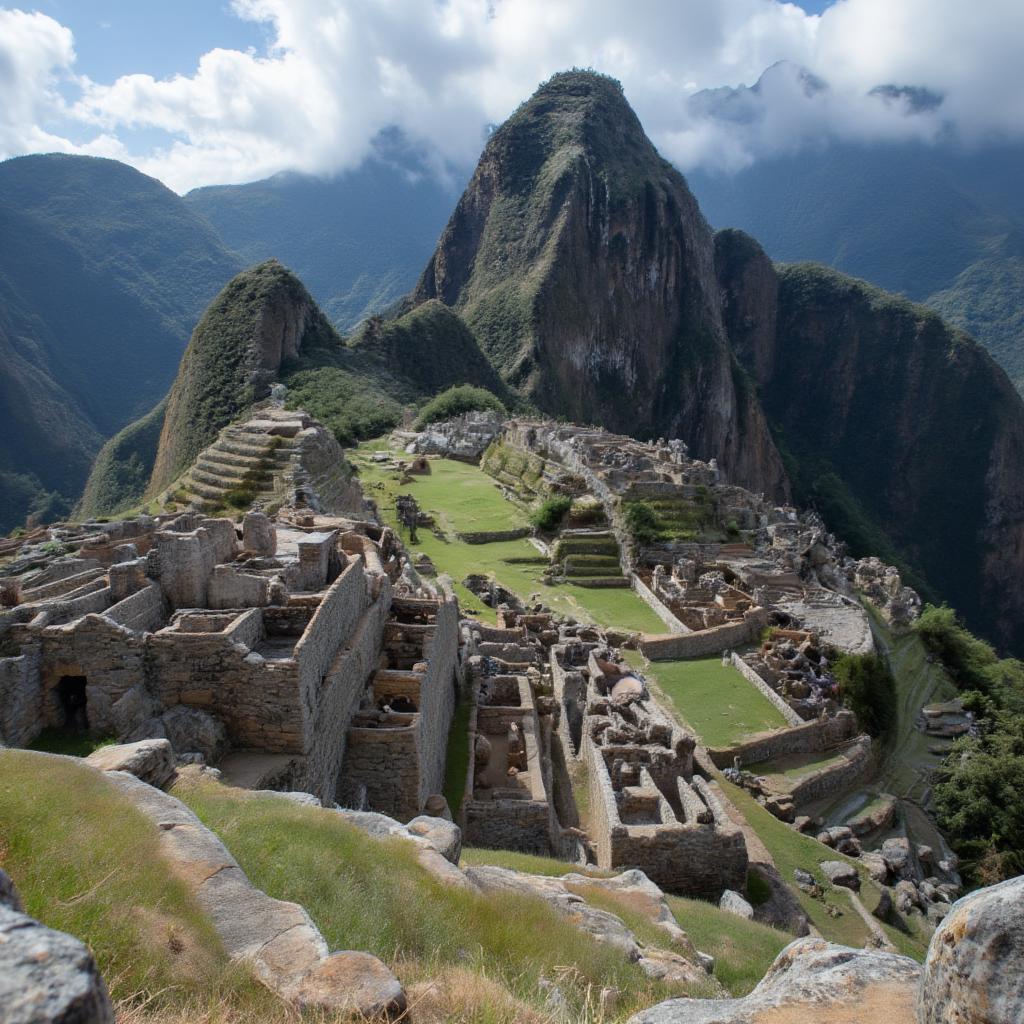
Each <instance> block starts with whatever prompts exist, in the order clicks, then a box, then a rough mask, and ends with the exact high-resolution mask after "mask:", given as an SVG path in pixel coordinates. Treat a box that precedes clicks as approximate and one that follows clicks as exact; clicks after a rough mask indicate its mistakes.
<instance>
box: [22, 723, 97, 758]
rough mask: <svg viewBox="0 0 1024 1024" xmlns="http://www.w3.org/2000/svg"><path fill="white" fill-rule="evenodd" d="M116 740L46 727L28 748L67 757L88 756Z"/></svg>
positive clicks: (89, 733) (87, 733) (88, 733)
mask: <svg viewBox="0 0 1024 1024" xmlns="http://www.w3.org/2000/svg"><path fill="white" fill-rule="evenodd" d="M114 742H116V741H115V740H114V739H112V738H111V737H109V736H105V737H101V736H96V735H95V734H93V733H91V732H69V731H68V730H67V729H55V728H52V727H51V728H47V729H43V731H42V732H41V733H40V734H39V735H38V736H37V737H36V738H35V739H34V740H33V741H32V742H31V743H30V744H29V746H28V749H29V750H41V751H43V752H44V753H47V754H65V755H67V756H68V757H88V756H89V755H90V754H91V753H92V752H93V751H94V750H99V748H100V747H108V746H110V744H112V743H114Z"/></svg>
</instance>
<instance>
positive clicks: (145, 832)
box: [0, 750, 279, 1019]
mask: <svg viewBox="0 0 1024 1024" xmlns="http://www.w3.org/2000/svg"><path fill="white" fill-rule="evenodd" d="M0 867H2V868H3V869H4V870H5V871H7V872H8V873H9V874H10V876H11V877H12V878H13V879H14V882H15V885H16V886H17V887H18V890H19V892H20V893H21V896H22V899H23V901H24V903H25V909H26V911H27V912H28V913H29V914H31V915H32V916H33V917H35V918H37V919H38V920H40V921H42V922H43V923H44V924H46V925H49V926H50V927H51V928H57V929H59V930H60V931H64V932H69V933H70V934H72V935H74V936H76V937H78V938H80V939H82V940H83V941H84V942H86V944H87V945H88V946H89V948H90V949H91V950H92V953H93V955H94V956H95V958H96V962H97V964H98V966H99V968H100V972H101V973H102V974H103V976H104V978H105V979H106V981H107V983H108V985H109V987H110V990H111V995H112V997H113V998H114V999H115V1000H136V1001H142V1000H145V999H147V998H149V997H152V999H153V1003H152V1009H153V1010H157V1009H161V1008H165V1009H167V1008H172V1007H181V1006H183V1005H186V1004H188V1005H191V1006H193V1007H196V1005H197V1004H208V1003H211V1002H212V1003H214V1004H217V1003H219V1002H220V1001H221V1000H222V998H223V999H226V1000H228V1002H230V1003H232V1004H235V1006H236V1009H238V1008H241V1007H244V1008H247V1012H242V1017H243V1019H244V1017H245V1016H247V1015H249V1016H250V1019H259V1018H260V1016H261V1014H263V1013H266V1014H268V1017H269V1015H270V1014H271V1013H272V1012H273V1009H274V1007H275V1006H277V1007H279V1004H278V1003H277V1001H276V1000H275V999H274V998H273V997H272V996H270V994H269V993H267V992H266V991H265V990H264V989H263V988H262V987H261V986H258V985H257V984H256V983H255V982H254V981H253V980H252V979H251V978H250V977H249V976H248V975H247V974H246V972H245V971H243V970H240V969H239V968H238V967H237V966H232V965H231V964H229V962H228V959H227V956H226V954H225V953H224V950H223V947H222V946H221V944H220V940H219V938H218V937H217V935H216V933H215V931H214V930H213V926H212V925H211V924H210V923H209V921H208V920H207V918H206V917H205V915H204V914H203V913H202V912H201V911H200V909H199V908H198V906H197V905H196V904H195V902H194V900H193V898H192V896H191V894H190V893H189V891H188V889H187V888H186V886H185V884H184V883H183V882H181V881H179V880H178V879H177V878H176V877H175V876H174V875H173V874H172V873H171V871H170V870H169V868H168V865H167V863H166V862H165V861H164V860H163V859H162V857H161V855H160V851H159V839H158V834H157V830H156V827H155V826H154V825H153V824H152V823H151V822H150V821H149V819H148V818H145V817H144V816H143V815H142V814H141V813H140V812H138V811H137V810H135V808H134V807H133V806H132V805H131V803H130V802H129V801H128V800H127V799H126V798H124V797H122V796H121V795H120V794H119V792H118V791H117V790H116V789H114V787H113V786H112V785H111V784H110V783H109V782H108V781H107V780H106V779H105V778H104V777H103V775H101V774H100V773H98V772H96V771H93V770H92V769H90V768H86V767H85V766H84V765H82V764H80V763H78V762H75V761H71V760H64V759H58V758H52V757H45V756H43V755H42V754H39V753H34V752H29V751H23V750H0Z"/></svg>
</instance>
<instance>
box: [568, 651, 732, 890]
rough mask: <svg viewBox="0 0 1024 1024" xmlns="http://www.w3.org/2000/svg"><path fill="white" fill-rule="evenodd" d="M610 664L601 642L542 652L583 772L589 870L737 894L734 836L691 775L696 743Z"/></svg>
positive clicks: (711, 796)
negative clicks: (634, 873)
mask: <svg viewBox="0 0 1024 1024" xmlns="http://www.w3.org/2000/svg"><path fill="white" fill-rule="evenodd" d="M615 657H616V654H615V652H614V651H613V650H610V649H609V648H608V647H607V646H606V645H605V644H603V643H602V642H600V640H591V641H587V640H571V641H569V642H567V643H560V644H558V645H555V646H554V647H552V649H551V667H552V676H553V680H554V691H555V699H556V701H557V702H558V704H559V706H560V708H561V710H562V720H563V721H564V723H565V736H564V740H565V744H566V747H567V749H568V750H570V751H571V752H572V756H574V757H575V758H577V759H579V760H581V761H582V762H583V763H584V764H585V765H586V769H587V778H588V788H589V802H590V808H591V815H592V819H593V820H592V822H591V831H590V839H591V841H592V843H593V845H594V850H595V854H596V857H595V859H596V863H597V865H598V867H601V868H607V869H616V868H623V867H638V868H640V869H641V870H642V871H644V872H645V873H646V874H647V876H648V877H649V878H650V879H652V880H653V881H654V882H656V883H657V884H658V885H659V886H661V887H662V888H663V889H665V890H666V891H668V892H673V893H678V894H680V895H685V896H692V897H696V898H703V899H711V900H715V901H717V900H718V899H719V898H720V897H721V895H722V892H723V891H724V890H726V889H731V890H734V891H743V890H744V888H745V886H746V879H747V864H748V857H747V848H746V843H745V841H744V838H743V833H742V830H741V829H740V828H739V827H738V826H737V825H736V824H735V823H734V822H733V821H732V819H731V818H730V817H729V815H728V813H727V812H726V810H725V806H724V801H723V800H722V799H721V798H720V797H721V794H720V793H719V792H717V791H716V790H717V787H716V786H714V785H713V784H712V783H710V782H709V781H708V779H707V778H706V777H705V776H704V775H703V774H701V773H700V772H699V771H697V770H696V769H695V764H694V756H693V755H694V747H695V746H696V740H695V739H694V737H693V736H692V735H691V734H690V733H687V732H685V731H684V730H682V729H681V728H680V727H679V726H678V725H676V724H675V723H674V722H673V720H672V719H671V718H670V717H669V716H668V715H666V714H665V712H664V711H663V710H662V709H661V708H660V707H659V706H658V704H657V702H656V701H654V700H653V698H652V697H651V695H650V693H649V691H648V689H647V686H646V683H645V682H644V681H643V679H642V678H641V677H640V676H638V675H637V674H636V673H634V672H633V671H632V670H630V669H629V668H628V666H625V665H623V664H621V663H619V662H617V661H616V660H614V659H615Z"/></svg>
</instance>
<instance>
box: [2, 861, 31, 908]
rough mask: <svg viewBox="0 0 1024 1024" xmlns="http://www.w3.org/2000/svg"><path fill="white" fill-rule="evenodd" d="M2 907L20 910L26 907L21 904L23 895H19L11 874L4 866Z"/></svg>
mask: <svg viewBox="0 0 1024 1024" xmlns="http://www.w3.org/2000/svg"><path fill="white" fill-rule="evenodd" d="M0 907H6V908H7V909H8V910H17V911H19V912H20V911H22V910H24V909H25V908H24V907H23V906H22V905H21V897H20V896H19V895H18V890H17V889H15V888H14V883H13V882H12V881H11V876H10V875H9V874H7V872H6V871H4V870H3V869H2V868H0Z"/></svg>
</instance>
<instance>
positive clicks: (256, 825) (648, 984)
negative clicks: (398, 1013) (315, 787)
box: [175, 781, 678, 1020]
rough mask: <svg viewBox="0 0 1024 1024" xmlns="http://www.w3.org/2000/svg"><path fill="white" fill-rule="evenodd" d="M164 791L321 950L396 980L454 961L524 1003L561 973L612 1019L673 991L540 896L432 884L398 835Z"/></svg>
mask: <svg viewBox="0 0 1024 1024" xmlns="http://www.w3.org/2000/svg"><path fill="white" fill-rule="evenodd" d="M175 795H177V796H179V797H181V798H182V799H184V800H185V801H186V802H187V803H188V804H189V806H190V807H192V809H193V810H194V811H195V812H196V813H197V814H198V815H199V817H200V818H201V819H202V820H203V821H204V822H205V823H206V824H207V825H208V826H210V827H211V828H213V829H214V830H215V831H216V832H217V833H218V835H220V836H221V838H222V839H223V840H224V841H225V843H226V844H227V846H228V848H229V849H230V850H231V852H232V854H233V855H234V856H235V857H236V859H237V860H238V861H239V863H240V864H241V866H242V868H243V869H244V870H245V871H246V873H247V874H248V875H249V877H250V878H251V879H252V881H253V882H254V884H256V885H257V886H259V887H260V888H262V889H263V890H264V891H266V892H268V893H270V894H271V895H272V896H275V897H277V898H279V899H287V900H294V901H295V902H297V903H300V904H301V905H302V906H304V907H305V908H306V910H307V911H308V912H309V913H310V915H311V916H312V918H313V920H314V921H315V922H316V924H317V926H318V927H319V928H320V930H321V931H322V932H323V934H324V937H325V939H326V940H327V943H328V945H329V946H330V948H332V949H362V950H366V951H368V952H371V953H374V954H375V955H377V956H379V957H381V958H382V959H383V960H385V961H386V962H388V963H389V964H391V965H393V966H395V967H396V968H398V969H399V974H400V976H402V974H403V969H404V973H406V974H407V973H408V972H409V971H410V970H412V971H414V972H415V973H417V974H418V975H419V976H424V975H429V974H430V973H431V972H434V971H444V970H445V969H450V968H452V967H460V968H462V969H466V970H470V971H472V972H474V973H476V974H479V975H484V976H486V977H487V978H490V979H492V980H499V981H500V982H501V983H502V985H503V986H504V987H505V988H506V989H507V990H509V991H511V992H512V993H514V994H515V995H516V996H517V997H518V998H520V999H522V1000H524V1001H526V1002H533V1003H534V1004H537V1003H538V1002H539V1001H540V1000H542V998H543V994H542V992H540V991H539V990H538V987H537V983H538V981H539V980H540V978H542V977H545V978H554V977H562V979H563V981H562V984H561V987H562V990H563V993H564V994H565V996H566V998H567V1000H568V1002H569V1005H570V1007H571V1009H573V1010H575V1011H577V1012H578V1010H579V1009H580V1008H581V1007H582V1006H583V1005H584V1003H585V1001H586V999H587V997H588V995H592V994H593V992H595V991H597V990H599V989H600V988H602V987H604V986H609V985H610V986H614V987H615V988H617V989H618V990H619V991H620V993H621V999H620V1002H619V1005H618V1006H617V1008H616V1011H615V1018H616V1019H623V1020H624V1019H625V1018H626V1017H628V1016H629V1015H630V1014H631V1013H633V1012H635V1011H636V1010H638V1009H639V1008H641V1007H643V1006H648V1005H650V1004H651V1003H652V1002H656V1001H658V1000H659V999H663V998H666V996H668V995H669V994H670V993H671V991H672V990H671V988H670V987H669V986H666V985H662V984H659V983H656V982H652V981H651V980H650V979H648V978H646V977H645V976H644V975H643V972H642V971H641V970H640V969H639V968H637V967H636V966H635V965H633V964H630V963H627V962H626V960H625V959H624V958H623V956H622V954H621V953H619V952H617V951H616V950H614V949H613V948H611V947H609V946H607V945H603V944H601V943H598V942H596V941H594V940H593V939H592V938H591V937H590V936H589V935H586V934H584V933H583V932H581V931H580V930H579V929H577V928H576V927H574V926H573V925H572V924H570V923H569V922H568V921H566V920H565V919H564V918H562V917H561V916H560V915H558V914H557V913H556V912H555V911H554V910H553V909H551V908H550V907H549V906H548V905H547V904H545V903H544V902H542V901H541V900H537V899H531V898H524V897H522V896H519V895H513V894H508V895H504V894H499V895H491V896H484V895H482V894H480V893H478V892H474V891H472V890H466V889H461V888H453V887H451V886H446V885H443V884H442V883H440V882H438V881H436V880H435V879H434V878H433V877H432V876H431V875H429V874H428V873H427V872H426V871H425V870H424V869H423V868H421V867H420V865H419V864H418V863H417V861H416V851H415V847H413V846H411V845H410V844H407V843H403V842H402V841H400V840H392V841H385V840H377V839H372V838H371V837H369V836H367V835H365V834H363V833H362V832H360V831H359V830H358V829H355V828H353V827H352V826H351V825H349V824H348V823H347V822H345V821H344V820H343V819H342V818H340V817H339V816H336V815H333V814H331V813H329V812H326V811H323V810H321V809H317V808H308V807H298V806H295V805H293V804H291V803H289V802H287V801H283V800H280V799H278V798H275V797H270V796H257V795H253V794H250V793H245V792H242V791H239V790H231V789H228V788H227V787H224V786H221V785H219V784H217V783H213V782H209V781H194V782H189V783H179V784H178V785H177V786H176V787H175ZM403 965H404V968H403ZM410 965H412V966H411V967H410ZM567 967H568V968H571V970H570V971H568V972H566V970H565V968H567ZM677 991H678V990H677Z"/></svg>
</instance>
